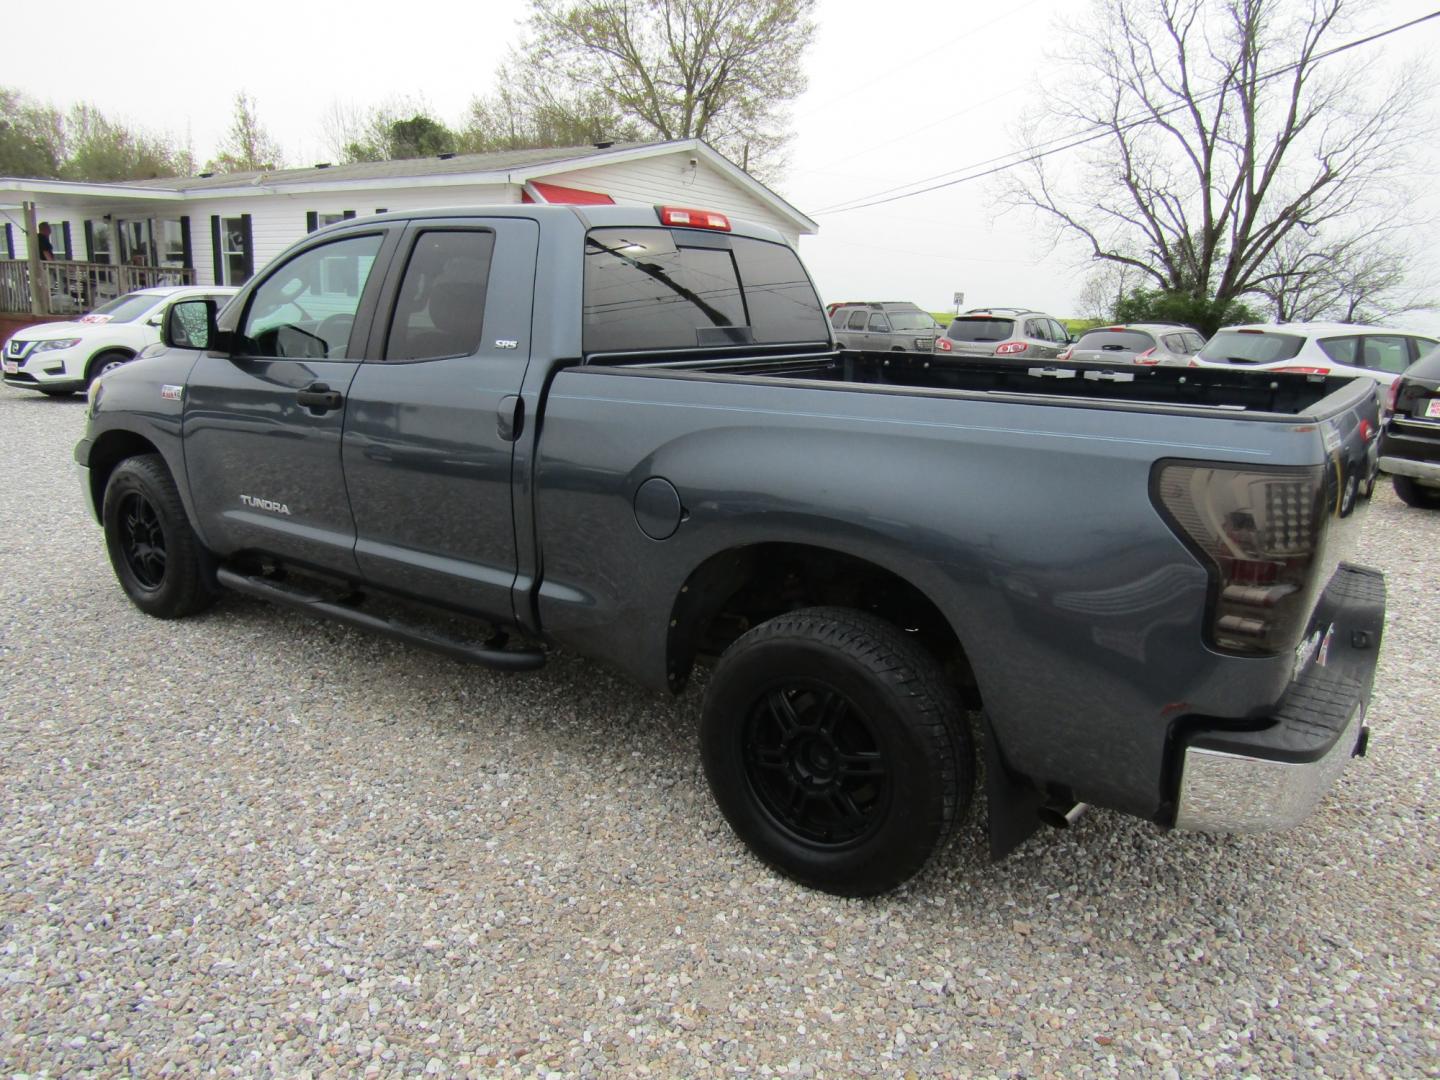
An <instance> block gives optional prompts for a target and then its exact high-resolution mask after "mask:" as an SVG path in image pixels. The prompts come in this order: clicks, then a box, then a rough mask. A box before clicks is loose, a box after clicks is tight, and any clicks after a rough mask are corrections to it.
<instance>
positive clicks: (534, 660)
mask: <svg viewBox="0 0 1440 1080" xmlns="http://www.w3.org/2000/svg"><path fill="white" fill-rule="evenodd" d="M215 576H216V579H217V580H218V581H219V582H220V584H221V585H223V586H224V587H225V588H227V589H233V590H234V591H235V592H238V593H244V594H246V595H247V596H254V597H257V598H258V599H261V600H268V601H270V602H271V603H275V604H284V605H286V606H287V607H293V608H297V609H299V610H300V611H304V612H308V613H309V614H311V615H319V616H322V617H324V618H327V619H338V620H339V621H340V622H343V623H349V624H350V625H351V626H358V627H360V629H362V630H371V631H373V632H375V633H377V634H383V635H385V636H386V637H392V638H396V639H397V640H400V641H407V642H409V643H410V644H412V645H420V646H422V647H423V648H426V649H433V650H435V651H436V652H441V653H444V654H445V655H446V656H453V657H454V658H455V659H456V660H465V661H468V662H469V663H472V664H483V665H484V666H486V667H492V668H498V669H500V670H501V671H532V670H534V669H535V668H538V667H540V666H541V665H543V664H544V663H545V654H544V653H543V652H539V651H521V650H513V651H512V650H509V649H486V648H483V647H481V646H479V645H472V644H470V643H469V642H466V641H462V640H460V639H459V638H452V637H447V636H445V635H444V634H440V633H436V632H435V631H432V630H422V629H420V628H418V627H414V626H406V625H405V624H404V623H399V622H394V621H393V620H390V619H381V618H378V617H377V616H374V615H368V614H366V613H365V612H363V611H357V610H356V609H355V608H352V607H347V606H345V605H344V604H339V603H336V602H335V601H333V600H326V599H325V598H324V597H323V596H318V595H316V594H314V593H310V592H305V591H303V590H301V589H296V588H293V587H291V586H285V585H279V584H277V583H275V582H273V581H267V580H266V579H264V578H261V577H254V576H251V575H248V574H238V573H236V572H235V571H234V570H228V569H226V568H225V567H223V566H222V567H220V568H219V569H218V570H216V571H215Z"/></svg>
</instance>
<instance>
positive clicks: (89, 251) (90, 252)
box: [85, 218, 99, 262]
mask: <svg viewBox="0 0 1440 1080" xmlns="http://www.w3.org/2000/svg"><path fill="white" fill-rule="evenodd" d="M85 260H86V262H98V261H99V260H98V259H96V258H95V223H94V222H93V221H91V220H90V219H89V218H86V219H85Z"/></svg>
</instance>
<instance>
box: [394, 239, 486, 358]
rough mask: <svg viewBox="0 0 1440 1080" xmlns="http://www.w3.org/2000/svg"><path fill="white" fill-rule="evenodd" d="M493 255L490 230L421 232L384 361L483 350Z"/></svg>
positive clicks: (412, 255) (406, 273)
mask: <svg viewBox="0 0 1440 1080" xmlns="http://www.w3.org/2000/svg"><path fill="white" fill-rule="evenodd" d="M494 251H495V234H494V233H493V232H490V231H489V230H488V229H485V230H480V229H473V230H472V229H466V230H459V229H457V230H444V229H434V230H427V231H425V232H422V233H421V234H420V236H419V238H418V239H417V240H416V241H415V247H414V249H413V250H412V251H411V253H410V261H409V263H407V264H406V266H405V278H404V280H403V281H402V282H401V283H400V294H399V296H398V297H397V298H396V300H395V315H394V317H393V318H392V319H391V320H390V335H389V337H388V339H387V340H386V342H385V359H386V360H436V359H439V358H440V357H444V356H469V355H471V354H472V353H474V352H475V351H476V350H477V349H479V347H480V332H481V330H482V329H483V327H484V323H485V289H486V286H487V285H488V284H489V281H490V257H491V255H492V254H493V253H494Z"/></svg>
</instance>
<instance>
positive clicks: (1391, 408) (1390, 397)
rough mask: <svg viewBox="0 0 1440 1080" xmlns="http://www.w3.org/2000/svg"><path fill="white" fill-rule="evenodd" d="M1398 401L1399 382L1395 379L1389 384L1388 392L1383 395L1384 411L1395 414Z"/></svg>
mask: <svg viewBox="0 0 1440 1080" xmlns="http://www.w3.org/2000/svg"><path fill="white" fill-rule="evenodd" d="M1399 401H1400V380H1399V379H1396V380H1395V381H1394V382H1392V383H1391V384H1390V392H1389V393H1388V394H1386V395H1385V410H1386V411H1387V412H1395V411H1396V409H1397V408H1398V407H1399Z"/></svg>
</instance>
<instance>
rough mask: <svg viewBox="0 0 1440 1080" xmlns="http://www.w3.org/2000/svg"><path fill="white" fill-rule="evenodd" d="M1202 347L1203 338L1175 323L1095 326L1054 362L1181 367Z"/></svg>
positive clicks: (1201, 335)
mask: <svg viewBox="0 0 1440 1080" xmlns="http://www.w3.org/2000/svg"><path fill="white" fill-rule="evenodd" d="M1204 347H1205V337H1204V335H1203V334H1200V333H1199V332H1198V331H1195V330H1192V329H1191V328H1190V327H1188V326H1181V325H1179V324H1177V323H1128V324H1126V325H1124V326H1097V327H1095V329H1093V330H1086V331H1085V332H1084V333H1083V334H1081V335H1080V340H1079V341H1077V342H1075V344H1074V345H1072V346H1070V348H1068V349H1066V350H1065V351H1064V352H1062V353H1061V354H1060V355H1059V356H1058V357H1057V359H1059V360H1075V361H1082V362H1096V363H1105V364H1143V365H1145V366H1148V367H1155V366H1163V367H1185V366H1187V365H1188V364H1189V363H1190V361H1191V360H1193V359H1194V358H1195V354H1196V353H1198V352H1199V351H1200V350H1201V349H1202V348H1204Z"/></svg>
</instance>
